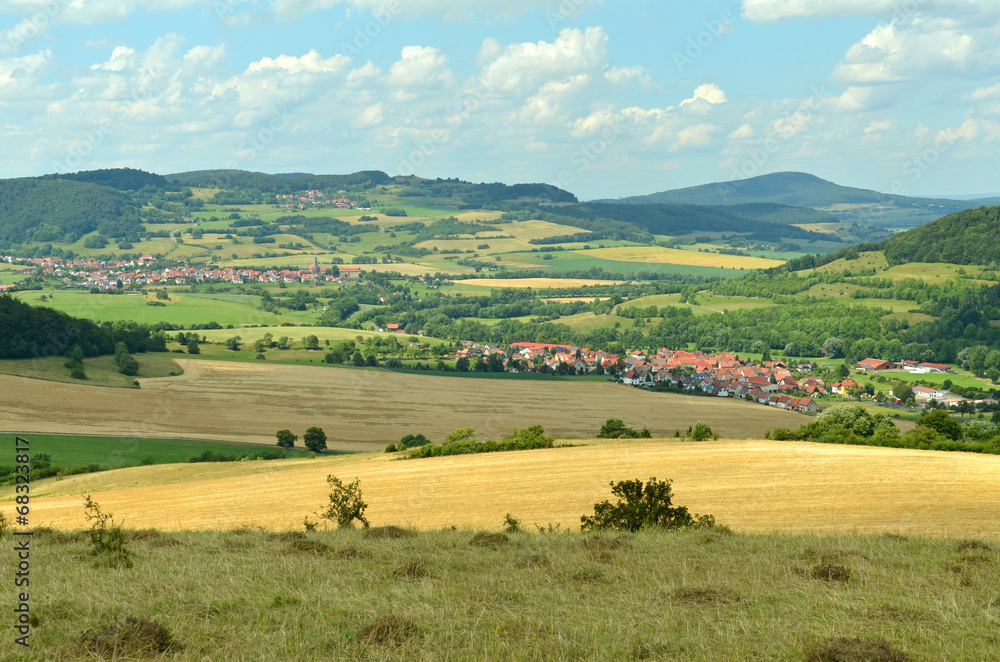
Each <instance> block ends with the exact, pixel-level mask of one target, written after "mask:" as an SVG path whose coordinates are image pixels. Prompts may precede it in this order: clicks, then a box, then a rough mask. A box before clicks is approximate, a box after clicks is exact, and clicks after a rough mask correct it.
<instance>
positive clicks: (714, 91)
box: [681, 83, 726, 106]
mask: <svg viewBox="0 0 1000 662" xmlns="http://www.w3.org/2000/svg"><path fill="white" fill-rule="evenodd" d="M698 101H704V102H706V103H709V104H712V105H717V104H720V103H726V93H725V92H723V91H722V90H721V89H719V86H718V85H715V84H713V83H707V84H705V85H699V86H698V88H697V89H696V90H695V91H694V96H693V97H691V98H690V99H685V100H684V101H681V105H682V106H686V105H688V104H692V103H696V102H698Z"/></svg>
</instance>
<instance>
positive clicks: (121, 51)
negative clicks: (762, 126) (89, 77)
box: [90, 46, 135, 71]
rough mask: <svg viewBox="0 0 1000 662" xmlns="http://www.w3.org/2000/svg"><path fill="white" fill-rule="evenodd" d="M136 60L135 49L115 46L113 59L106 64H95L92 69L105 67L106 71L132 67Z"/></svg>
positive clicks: (112, 54)
mask: <svg viewBox="0 0 1000 662" xmlns="http://www.w3.org/2000/svg"><path fill="white" fill-rule="evenodd" d="M134 62H135V49H133V48H128V47H127V46H115V50H114V51H112V53H111V59H110V60H108V61H107V62H105V63H104V64H93V65H91V66H90V68H91V69H103V70H104V71H122V70H124V69H126V68H131V67H132V65H133V63H134Z"/></svg>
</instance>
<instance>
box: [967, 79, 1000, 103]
mask: <svg viewBox="0 0 1000 662" xmlns="http://www.w3.org/2000/svg"><path fill="white" fill-rule="evenodd" d="M998 98H1000V83H997V84H996V85H992V86H990V87H980V88H979V89H977V90H976V91H975V92H973V93H972V100H973V101H989V100H991V99H998Z"/></svg>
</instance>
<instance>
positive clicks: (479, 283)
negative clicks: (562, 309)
mask: <svg viewBox="0 0 1000 662" xmlns="http://www.w3.org/2000/svg"><path fill="white" fill-rule="evenodd" d="M615 282H616V281H613V280H585V279H582V278H473V279H470V280H463V281H461V283H462V284H463V285H473V286H475V287H513V288H515V289H525V288H529V287H530V288H532V289H536V290H544V289H549V288H554V287H583V286H584V285H614V284H615Z"/></svg>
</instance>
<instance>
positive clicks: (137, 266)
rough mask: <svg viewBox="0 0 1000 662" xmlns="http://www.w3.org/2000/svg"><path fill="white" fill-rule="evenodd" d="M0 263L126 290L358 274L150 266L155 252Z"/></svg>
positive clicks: (350, 270)
mask: <svg viewBox="0 0 1000 662" xmlns="http://www.w3.org/2000/svg"><path fill="white" fill-rule="evenodd" d="M0 262H6V263H8V264H21V265H25V266H26V268H25V269H24V270H23V271H22V272H21V273H22V275H25V276H30V275H33V274H35V273H36V270H40V272H41V274H42V275H43V276H45V277H50V278H61V279H62V285H63V287H67V288H73V287H80V288H85V289H96V290H101V291H105V292H115V291H122V290H129V289H132V288H134V287H138V286H147V287H156V286H166V285H186V284H192V283H203V282H219V283H231V284H234V285H243V284H246V283H265V284H276V283H288V284H291V283H307V284H316V283H345V282H348V281H349V280H352V279H356V278H358V276H360V274H361V269H360V268H359V267H344V266H338V267H334V268H331V269H327V270H323V269H321V268H320V267H319V264H318V263H316V262H314V263H313V265H312V266H311V267H309V268H307V269H294V270H293V269H271V270H267V271H260V270H257V269H248V268H234V267H225V268H219V267H196V266H186V265H184V264H183V263H179V264H178V265H177V266H171V267H165V268H155V269H154V268H152V266H151V265H154V264H155V263H157V262H159V258H158V257H157V256H155V255H142V256H140V257H138V258H136V259H133V260H118V261H99V260H91V259H86V258H79V259H74V260H62V259H59V258H51V257H42V258H20V257H14V256H11V255H0ZM17 285H18V284H17V283H11V284H7V285H0V291H4V290H9V289H13V288H14V287H17Z"/></svg>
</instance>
